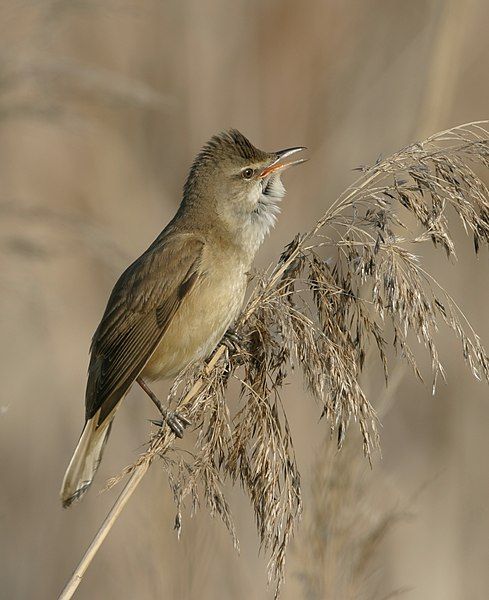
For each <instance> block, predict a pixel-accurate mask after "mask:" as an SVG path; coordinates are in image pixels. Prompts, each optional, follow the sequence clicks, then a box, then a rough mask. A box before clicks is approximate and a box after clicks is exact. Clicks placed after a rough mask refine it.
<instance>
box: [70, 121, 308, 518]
mask: <svg viewBox="0 0 489 600" xmlns="http://www.w3.org/2000/svg"><path fill="white" fill-rule="evenodd" d="M304 149H305V148H303V147H295V148H288V149H286V150H281V151H279V152H264V151H262V150H258V148H255V146H253V145H252V144H251V143H250V142H249V141H248V139H247V138H246V137H245V136H244V135H242V134H241V133H240V132H239V131H237V130H235V129H232V130H229V131H226V132H223V133H220V134H218V135H216V136H214V137H212V138H211V140H210V141H209V142H208V143H207V144H205V146H204V147H203V148H202V150H201V151H200V152H199V154H198V155H197V157H196V159H195V161H194V163H193V165H192V167H191V169H190V173H189V175H188V178H187V181H186V183H185V186H184V189H183V199H182V202H181V204H180V207H179V208H178V211H177V213H176V214H175V216H174V217H173V219H172V220H171V221H170V223H169V224H168V225H167V226H166V227H165V229H164V230H163V231H162V232H161V233H160V235H159V236H158V237H157V238H156V240H155V241H154V242H153V243H152V244H151V246H150V247H149V248H148V249H147V250H146V252H144V253H143V254H142V255H141V256H140V257H139V258H138V259H137V260H136V261H134V262H133V263H132V265H130V266H129V267H128V268H127V269H126V270H125V271H124V273H123V274H122V275H121V276H120V278H119V280H118V281H117V283H116V284H115V286H114V289H113V290H112V293H111V295H110V298H109V301H108V303H107V307H106V309H105V312H104V315H103V317H102V320H101V322H100V324H99V326H98V328H97V330H96V331H95V334H94V336H93V340H92V345H91V349H90V364H89V368H88V382H87V389H86V398H85V407H86V414H85V426H84V428H83V431H82V434H81V436H80V439H79V442H78V445H77V446H76V449H75V452H74V454H73V457H72V459H71V461H70V464H69V466H68V469H67V471H66V474H65V477H64V480H63V485H62V488H61V500H62V503H63V506H65V507H66V506H69V505H70V504H71V503H72V502H73V501H74V500H78V499H79V498H81V496H82V495H83V494H84V493H85V492H86V491H87V489H88V488H89V486H90V484H91V483H92V480H93V477H94V475H95V472H96V471H97V468H98V466H99V463H100V460H101V457H102V452H103V449H104V446H105V443H106V441H107V437H108V435H109V433H110V429H111V425H112V421H113V419H114V415H115V412H116V410H117V408H118V407H119V405H120V402H121V400H122V399H123V397H124V396H125V395H126V393H127V392H128V391H129V388H130V387H131V385H132V384H133V383H134V382H137V383H138V384H139V385H140V386H141V387H142V388H143V389H144V390H145V391H146V393H147V394H148V395H149V396H150V398H151V399H152V400H153V402H155V404H156V405H157V406H158V408H159V409H160V412H161V413H162V415H163V418H164V421H165V422H166V424H167V425H168V426H170V427H171V429H172V430H173V431H174V433H175V434H176V435H178V436H181V435H182V433H183V429H184V427H185V426H186V425H188V424H189V422H188V421H187V420H186V419H185V418H183V417H182V416H180V415H178V414H176V413H171V412H170V411H168V410H167V409H165V408H164V407H163V406H162V405H161V403H160V402H159V400H158V399H157V397H156V396H155V395H154V394H153V392H152V391H151V389H150V388H149V386H148V383H147V382H148V381H154V380H157V379H162V378H169V377H174V376H176V375H177V374H178V373H179V372H180V371H181V370H182V369H183V368H185V367H186V366H188V365H189V364H190V363H192V362H193V361H197V360H200V359H205V358H206V357H207V356H209V354H210V353H211V352H212V351H213V350H214V348H215V347H216V346H217V344H218V343H219V341H220V340H221V339H222V338H223V336H224V334H225V333H226V331H227V330H228V329H229V327H230V326H231V325H232V324H233V322H234V321H235V319H236V317H237V316H238V313H239V311H240V309H241V306H242V303H243V299H244V295H245V290H246V286H247V280H248V276H247V274H248V272H249V270H250V267H251V264H252V261H253V259H254V257H255V254H256V252H257V250H258V248H259V247H260V244H261V243H262V241H263V239H264V237H265V236H266V235H267V233H268V232H269V230H270V228H271V227H272V226H273V225H274V223H275V220H276V217H277V214H278V213H279V206H278V203H279V201H280V199H281V198H282V197H283V196H284V194H285V189H284V187H283V185H282V182H281V179H280V175H281V173H282V172H283V171H284V170H285V169H286V168H287V167H290V166H291V165H297V164H299V163H302V162H304V160H305V159H303V158H299V159H295V160H290V159H289V157H291V156H292V155H294V154H295V153H297V152H300V151H302V150H304Z"/></svg>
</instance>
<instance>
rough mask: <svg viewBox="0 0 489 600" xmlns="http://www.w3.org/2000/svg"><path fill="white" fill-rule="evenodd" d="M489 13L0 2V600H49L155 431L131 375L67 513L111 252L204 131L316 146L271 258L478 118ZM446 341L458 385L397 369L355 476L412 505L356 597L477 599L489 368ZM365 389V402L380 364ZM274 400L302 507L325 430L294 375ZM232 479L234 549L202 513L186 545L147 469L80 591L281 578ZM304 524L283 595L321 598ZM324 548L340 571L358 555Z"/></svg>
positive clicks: (404, 6)
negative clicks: (358, 170)
mask: <svg viewBox="0 0 489 600" xmlns="http://www.w3.org/2000/svg"><path fill="white" fill-rule="evenodd" d="M488 22H489V4H488V3H487V2H485V1H484V0H463V1H462V0H440V1H436V0H424V1H423V0H411V1H410V2H404V1H398V0H342V1H340V0H323V1H321V0H316V1H305V2H297V1H292V0H281V1H279V0H260V1H258V0H257V1H254V0H253V1H249V0H248V1H245V0H235V1H233V2H226V1H224V0H221V1H217V0H206V1H203V0H184V1H182V0H171V1H165V2H163V1H159V2H158V1H156V0H154V1H151V0H138V1H135V0H121V1H117V0H100V1H97V2H92V1H89V0H86V1H85V0H53V1H51V2H49V1H47V0H41V1H35V0H31V1H28V0H25V1H23V2H21V1H18V0H17V1H15V0H3V1H2V2H1V3H0V332H1V333H0V335H1V348H0V358H1V360H0V380H1V384H2V385H1V396H0V457H1V458H0V596H1V597H2V598H16V599H31V598H36V599H50V598H54V597H55V596H56V594H57V593H58V592H59V591H60V589H61V587H62V585H63V583H64V581H65V580H66V578H67V576H68V575H69V573H70V572H71V569H72V568H73V567H74V566H75V564H76V561H77V559H78V558H79V557H80V555H81V552H82V550H83V549H84V548H85V546H86V545H87V543H88V541H89V540H90V538H91V536H92V535H93V533H94V532H95V531H96V529H97V527H98V525H99V523H100V522H101V520H102V518H103V516H104V514H105V513H106V511H107V509H108V507H109V505H110V504H111V502H112V501H113V499H114V497H115V495H116V493H117V490H112V491H111V492H110V493H107V494H104V495H101V496H99V495H98V494H97V490H99V489H100V488H101V487H103V482H104V480H105V478H107V477H108V476H110V475H112V474H114V473H117V472H118V470H119V469H120V468H121V467H123V466H125V465H126V464H128V463H129V462H130V461H131V459H133V458H134V457H135V456H136V454H137V452H138V449H139V448H140V446H141V444H143V443H144V441H145V440H146V438H147V435H148V430H149V426H148V422H147V421H146V419H147V418H150V417H151V416H153V415H154V411H153V409H152V407H151V406H150V405H149V403H148V402H147V401H146V400H145V399H143V397H142V395H141V393H139V391H137V390H134V391H133V392H132V393H131V394H130V396H129V397H128V399H127V401H126V402H125V406H124V408H123V409H122V410H121V411H120V413H119V414H118V417H117V421H116V424H115V427H114V430H113V435H112V438H111V440H110V445H109V447H108V450H107V452H106V455H105V459H104V462H103V464H102V466H101V469H100V473H99V476H98V478H97V480H96V483H95V486H94V488H95V489H94V490H93V491H92V492H91V493H90V494H89V495H88V496H87V497H86V498H85V500H84V502H83V503H81V504H80V505H77V506H75V507H74V508H73V509H71V510H68V511H63V510H62V509H61V506H60V503H59V500H58V490H59V486H60V483H61V479H62V476H63V473H64V469H65V467H66V465H67V461H68V460H69V456H70V453H71V451H72V449H73V447H74V444H75V442H76V440H77V436H78V434H79V431H80V429H81V426H82V420H83V395H84V386H85V373H86V367H87V352H88V346H89V341H90V337H91V335H92V333H93V331H94V329H95V327H96V325H97V323H98V319H99V318H100V315H101V312H102V310H103V308H104V304H105V301H106V298H107V295H108V293H109V291H110V289H111V286H112V285H113V283H114V281H115V279H116V277H117V274H118V273H119V272H120V270H121V268H122V267H123V266H124V265H125V264H127V263H128V261H130V260H132V259H133V258H135V257H136V256H137V255H138V254H139V253H141V252H142V251H143V250H144V249H145V248H146V246H147V245H148V244H149V242H150V241H152V240H153V238H154V237H155V236H156V235H157V234H158V233H159V231H160V230H161V229H162V227H163V226H164V224H165V223H166V222H167V220H168V219H169V218H170V217H171V215H172V214H173V212H174V210H175V208H176V207H177V205H178V202H179V197H180V190H181V187H182V184H183V181H184V178H185V175H186V172H187V169H188V167H189V164H190V161H191V160H192V158H193V156H194V155H195V153H196V152H197V150H198V149H199V146H200V145H201V144H202V143H203V142H204V141H206V139H207V138H209V137H210V135H212V134H213V133H215V132H217V131H219V130H221V129H224V128H227V127H230V126H233V127H237V128H239V129H241V130H242V131H243V132H244V133H245V134H246V135H248V136H249V137H250V139H251V140H252V141H253V142H254V143H256V145H258V146H259V147H263V148H264V149H267V150H273V149H279V148H282V147H287V146H292V145H302V144H304V145H306V146H308V147H309V148H310V157H311V160H310V162H309V163H308V164H307V165H305V166H304V167H301V168H300V169H297V170H294V171H293V172H292V171H291V172H289V173H288V174H287V176H286V183H287V187H288V192H289V194H288V196H287V198H286V200H285V201H284V207H283V214H282V217H281V219H280V223H279V225H278V227H277V228H276V229H275V231H274V232H273V233H272V235H271V237H270V239H268V240H267V242H266V244H265V245H264V247H263V249H262V251H261V253H260V256H259V259H258V264H259V266H262V267H264V266H266V265H267V264H268V263H269V262H270V261H273V260H275V259H276V257H277V255H278V253H279V252H280V249H281V248H282V247H283V245H284V244H285V243H287V242H288V241H289V240H290V239H291V238H292V236H293V235H294V234H295V233H296V232H297V231H299V230H305V229H306V228H307V227H308V226H310V225H311V224H312V223H313V222H314V220H315V219H316V218H317V217H319V216H320V214H321V213H322V211H323V210H324V209H325V207H327V206H328V205H329V204H330V203H331V202H332V201H333V199H334V198H335V197H336V195H337V194H338V193H339V192H340V191H341V190H342V189H343V188H344V187H345V186H346V185H348V183H350V182H351V181H353V178H354V176H355V175H354V173H352V171H351V169H352V168H353V167H355V166H357V165H359V164H365V163H372V162H374V161H375V160H376V158H377V157H378V156H379V155H380V154H382V155H386V154H388V153H390V152H392V151H394V150H396V149H398V148H400V147H401V146H403V145H405V144H407V143H409V142H411V141H413V140H415V139H418V138H420V137H423V136H427V135H429V134H430V133H432V132H434V131H436V130H439V129H443V128H446V127H448V126H451V125H455V124H458V123H461V122H464V121H471V120H477V119H483V118H487V117H489V114H488V107H489V103H488V100H489V81H488V77H487V73H488V67H489V54H488V41H487V23H488ZM458 237H459V238H460V241H461V242H463V245H462V246H460V247H459V262H458V264H453V265H448V264H446V263H445V262H443V260H442V258H440V257H435V256H431V255H429V256H427V257H426V260H427V264H428V265H430V266H431V268H432V269H434V270H435V271H436V273H437V275H438V276H439V278H440V279H441V281H443V283H444V284H445V285H446V286H447V287H448V288H449V290H451V291H452V292H453V293H454V295H455V297H456V298H457V300H459V301H460V302H461V303H462V305H463V306H464V308H465V309H466V312H467V314H468V315H469V316H470V318H471V319H472V321H473V323H474V324H476V326H477V329H478V331H479V332H480V334H481V337H482V339H483V340H484V341H485V343H486V345H489V321H488V318H487V302H488V291H489V282H488V278H487V274H488V255H487V250H486V249H484V251H483V252H482V255H481V257H480V258H479V260H478V261H476V260H474V259H473V255H472V254H471V242H470V240H466V239H465V238H464V237H463V235H462V233H460V235H459V236H458ZM440 342H441V347H442V349H443V354H444V357H445V360H446V367H447V374H448V377H447V384H446V385H443V384H442V385H440V387H439V390H438V393H437V394H436V396H435V397H431V395H430V393H429V391H428V387H429V386H427V387H426V388H425V387H423V386H421V385H420V384H419V383H417V382H416V381H414V378H413V377H412V376H411V375H406V377H404V378H403V379H402V381H401V383H400V385H399V387H398V388H397V391H396V393H395V402H394V405H393V406H392V408H391V409H390V410H389V412H388V413H387V414H386V416H385V418H384V419H383V430H382V438H383V460H382V461H380V460H377V461H376V462H375V464H374V469H373V471H372V472H370V471H367V472H366V473H365V474H364V478H365V479H364V485H365V486H366V489H367V490H377V491H379V490H382V493H381V494H378V497H379V498H380V499H379V500H378V501H376V500H372V506H371V510H372V513H373V514H377V513H378V512H379V511H380V512H381V511H382V510H384V509H387V508H388V507H396V506H401V507H408V508H409V512H410V513H411V514H412V518H411V519H409V520H403V521H402V522H400V523H398V524H396V525H395V526H394V527H393V528H392V529H390V530H389V531H388V532H387V535H386V537H385V539H384V540H383V542H382V544H381V545H380V546H379V547H378V548H376V550H375V552H376V554H375V557H373V558H375V566H372V577H374V576H375V578H376V584H375V591H374V592H372V593H371V591H370V589H369V586H368V585H367V584H366V585H365V587H363V588H362V589H361V590H360V594H359V596H355V597H360V598H364V597H365V598H367V597H372V598H383V597H386V596H387V594H389V593H390V592H392V591H393V590H398V589H401V588H406V589H407V588H409V589H410V591H406V596H405V597H407V598H414V599H416V600H418V599H419V600H428V599H429V600H432V599H443V600H460V599H464V600H483V599H485V598H488V597H489V570H488V568H487V565H489V541H488V540H489V475H488V468H487V461H488V456H489V436H488V433H487V432H488V427H487V424H488V422H489V398H488V388H487V387H485V386H484V385H483V384H478V383H476V382H474V381H473V380H472V379H471V378H470V376H469V373H468V370H467V369H466V368H465V367H464V366H463V365H462V363H461V359H460V357H459V354H458V347H456V346H455V343H454V342H453V340H452V339H451V338H450V337H448V336H446V334H445V332H441V335H440ZM420 355H423V353H422V352H420ZM367 380H368V376H367ZM367 388H368V390H369V392H370V394H371V398H372V400H373V401H374V402H375V399H376V397H378V396H379V394H381V393H382V389H381V386H380V384H375V382H373V381H367ZM158 389H159V391H161V392H162V393H164V391H165V390H166V389H167V385H166V384H161V385H160V386H158ZM285 401H286V403H287V406H288V408H289V414H290V417H291V421H292V427H293V434H294V437H295V440H296V446H297V453H298V459H299V463H300V466H301V471H302V476H303V487H304V493H305V517H306V519H307V518H308V516H309V515H310V514H311V512H310V506H311V496H310V494H308V489H309V487H310V483H311V479H312V478H313V475H312V471H311V469H312V464H313V462H314V460H315V459H316V458H318V457H319V458H320V452H321V451H322V449H323V446H322V440H323V438H324V436H325V434H326V433H327V428H326V424H323V423H322V422H321V423H318V411H317V408H316V407H315V406H314V403H313V402H312V401H311V400H310V399H309V398H308V397H307V396H306V395H305V394H304V393H303V392H302V388H301V385H300V382H296V383H294V384H293V385H292V386H290V387H289V388H287V393H286V395H285ZM345 468H348V465H347V466H346V467H345ZM229 497H230V500H231V504H232V508H233V511H234V515H235V518H236V521H237V526H238V533H239V535H240V538H241V542H242V552H241V555H240V556H237V555H236V554H235V553H233V550H232V546H231V541H230V539H229V538H228V536H227V534H226V532H225V530H224V527H223V526H222V524H221V523H220V522H218V521H214V522H212V520H211V519H210V518H209V517H208V516H207V515H206V513H205V511H201V512H199V513H198V514H197V515H196V516H195V517H194V518H193V519H191V520H190V519H187V520H186V521H185V523H184V531H183V536H182V539H181V540H180V542H177V540H176V537H175V535H174V533H173V531H172V525H173V516H174V508H173V505H172V501H171V498H170V494H169V491H168V487H167V484H166V481H165V478H164V476H163V472H162V471H161V470H160V469H158V466H157V465H155V466H154V467H153V468H152V470H151V472H150V474H149V475H148V476H147V477H146V479H145V481H144V482H143V484H142V485H141V487H140V489H139V490H138V492H137V494H136V495H135V497H134V498H133V499H132V500H131V503H130V505H129V506H128V507H127V509H126V510H125V513H124V514H123V516H122V517H121V519H120V521H119V522H118V523H117V525H116V526H115V528H114V530H113V531H112V532H111V534H110V537H109V539H108V540H107V542H106V543H105V545H104V546H103V548H102V549H101V551H100V554H99V555H98V556H97V558H96V560H95V562H94V563H93V565H92V566H91V568H90V570H89V572H88V573H87V576H86V579H85V580H84V581H83V583H82V585H81V586H80V589H79V592H78V595H77V597H78V598H80V599H99V598H100V599H115V598H117V599H124V600H125V599H135V598H138V599H150V598H169V599H178V600H180V599H182V600H183V599H185V600H187V599H188V600H190V599H192V600H193V599H211V598H212V599H217V600H219V599H227V598H237V599H245V598H246V599H248V598H256V599H261V598H271V597H272V596H273V594H272V590H271V589H268V590H267V588H266V560H265V557H264V556H259V555H258V545H257V536H256V533H255V530H254V524H253V519H252V515H251V512H250V509H249V505H248V501H247V499H246V498H245V497H244V496H243V494H242V493H241V491H240V490H238V489H236V490H230V496H229ZM308 511H309V512H308ZM332 518H333V517H332ZM351 536H352V539H353V540H354V539H355V538H354V536H355V532H354V531H352V532H351ZM308 543H309V542H308V539H307V536H306V535H305V529H302V530H301V531H300V532H299V534H298V535H297V536H296V540H295V543H294V549H293V551H292V552H291V553H290V555H289V562H288V569H287V581H286V584H285V586H284V589H283V598H284V599H287V600H289V599H296V598H312V596H311V595H307V594H306V592H305V591H304V588H303V586H301V583H300V582H301V578H300V574H301V572H302V570H303V569H304V561H305V560H306V559H305V556H306V551H305V548H306V547H307V546H308ZM353 543H354V542H353ZM337 560H338V563H339V564H340V567H339V568H341V564H343V563H344V561H348V557H347V556H345V557H342V556H339V557H337ZM338 593H339V592H336V593H335V592H334V591H332V590H331V588H330V591H329V592H328V593H327V594H326V593H325V594H324V596H322V597H324V598H335V600H337V599H338ZM339 600H342V598H339Z"/></svg>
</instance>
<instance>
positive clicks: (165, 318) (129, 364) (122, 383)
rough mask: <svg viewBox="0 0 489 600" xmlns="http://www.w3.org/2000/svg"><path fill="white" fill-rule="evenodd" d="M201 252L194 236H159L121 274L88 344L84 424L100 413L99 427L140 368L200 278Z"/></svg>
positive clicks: (142, 367)
mask: <svg viewBox="0 0 489 600" xmlns="http://www.w3.org/2000/svg"><path fill="white" fill-rule="evenodd" d="M203 248H204V242H203V240H202V239H201V238H199V237H198V236H196V235H193V234H183V233H180V234H173V235H168V234H167V235H162V236H160V238H158V239H157V240H156V241H155V242H154V243H153V244H152V246H150V248H149V249H148V250H147V251H146V252H145V253H144V254H143V255H142V256H141V257H139V258H138V259H137V260H136V261H135V262H134V263H133V264H132V265H131V266H130V267H129V268H128V269H126V271H125V272H124V273H123V274H122V275H121V277H120V279H119V281H118V282H117V283H116V285H115V286H114V289H113V291H112V294H111V296H110V298H109V301H108V304H107V308H106V309H105V313H104V316H103V317H102V321H101V322H100V325H99V327H98V328H97V331H96V332H95V335H94V338H93V341H92V347H91V356H90V366H89V370H88V383H87V393H86V402H85V404H86V418H87V419H90V418H92V417H93V416H94V415H95V413H96V412H97V411H98V410H99V409H101V411H100V416H99V419H98V424H99V425H100V424H101V423H102V422H103V421H104V420H105V418H106V417H107V416H108V415H109V414H110V413H111V412H112V410H113V408H114V407H115V406H116V405H117V403H118V402H119V401H120V400H121V398H122V397H123V396H124V394H125V393H126V392H127V390H128V389H129V387H130V386H131V384H132V383H133V382H134V380H135V379H136V378H137V377H138V375H139V374H140V373H141V371H142V370H143V369H144V367H145V365H146V363H147V362H148V361H149V359H150V358H151V355H152V354H153V352H154V351H155V349H156V347H157V346H158V344H159V343H160V341H161V339H162V337H163V336H164V334H165V331H166V330H167V328H168V326H169V324H170V323H171V320H172V318H173V316H174V314H175V312H176V311H177V310H178V307H179V306H180V304H181V303H182V301H183V300H184V298H185V297H186V296H187V295H188V294H189V293H190V291H191V290H192V289H193V288H194V287H195V285H196V284H198V281H199V279H200V277H201V276H202V274H201V273H200V270H199V267H200V263H201V256H202V252H203Z"/></svg>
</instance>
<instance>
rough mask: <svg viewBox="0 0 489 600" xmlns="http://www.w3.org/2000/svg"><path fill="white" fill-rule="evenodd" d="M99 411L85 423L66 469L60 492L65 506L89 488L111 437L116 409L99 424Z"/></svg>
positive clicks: (77, 498)
mask: <svg viewBox="0 0 489 600" xmlns="http://www.w3.org/2000/svg"><path fill="white" fill-rule="evenodd" d="M99 412H100V411H98V412H97V413H96V414H95V415H94V416H93V417H92V418H91V419H88V421H87V422H86V423H85V427H84V428H83V431H82V434H81V436H80V440H79V442H78V444H77V446H76V448H75V452H74V453H73V456H72V458H71V460H70V464H69V465H68V469H67V470H66V473H65V476H64V479H63V484H62V486H61V492H60V495H61V501H62V503H63V506H64V507H65V508H67V507H68V506H70V505H71V504H72V503H73V502H75V501H76V500H79V499H80V498H81V497H82V496H83V494H84V493H85V492H86V491H87V490H88V488H89V487H90V484H91V483H92V480H93V478H94V476H95V473H96V472H97V469H98V466H99V464H100V461H101V460H102V453H103V451H104V447H105V444H106V442H107V438H108V437H109V433H110V429H111V427H112V420H113V418H114V415H115V410H113V411H112V413H111V414H110V415H108V416H107V417H106V418H105V419H104V421H103V422H102V423H100V424H98V418H99Z"/></svg>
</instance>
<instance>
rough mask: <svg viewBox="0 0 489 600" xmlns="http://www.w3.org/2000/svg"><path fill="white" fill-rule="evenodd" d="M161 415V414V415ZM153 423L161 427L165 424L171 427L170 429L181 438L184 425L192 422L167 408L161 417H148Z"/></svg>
mask: <svg viewBox="0 0 489 600" xmlns="http://www.w3.org/2000/svg"><path fill="white" fill-rule="evenodd" d="M162 416H163V415H162ZM150 421H151V423H153V425H156V426H157V427H163V426H164V425H165V424H166V425H168V427H169V428H170V429H171V431H172V432H173V433H174V434H175V435H176V436H177V437H178V438H183V434H184V433H185V427H187V426H188V425H191V424H192V422H191V421H189V420H188V419H187V418H186V417H184V416H183V415H181V414H180V413H177V412H173V411H171V410H169V411H168V412H167V413H166V415H164V416H163V418H162V419H159V420H156V419H150Z"/></svg>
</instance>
